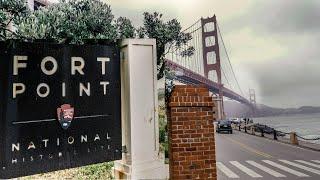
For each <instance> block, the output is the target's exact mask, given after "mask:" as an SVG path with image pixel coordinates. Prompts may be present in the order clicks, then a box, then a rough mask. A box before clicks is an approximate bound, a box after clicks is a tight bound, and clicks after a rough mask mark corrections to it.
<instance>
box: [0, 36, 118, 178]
mask: <svg viewBox="0 0 320 180" xmlns="http://www.w3.org/2000/svg"><path fill="white" fill-rule="evenodd" d="M0 82H1V84H0V102H1V103H0V128H1V131H0V178H12V177H19V176H25V175H31V174H36V173H43V172H48V171H54V170H59V169H66V168H71V167H78V166H83V165H88V164H94V163H99V162H105V161H113V160H118V159H121V145H122V144H121V117H120V116H121V104H120V102H121V94H120V58H119V49H118V48H117V47H116V45H115V44H111V45H59V44H52V43H23V42H13V43H12V41H11V43H9V42H0Z"/></svg>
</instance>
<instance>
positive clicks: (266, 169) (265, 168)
mask: <svg viewBox="0 0 320 180" xmlns="http://www.w3.org/2000/svg"><path fill="white" fill-rule="evenodd" d="M247 163H248V164H250V165H252V166H254V167H256V168H258V169H260V170H262V171H264V172H266V173H268V174H271V175H272V176H274V177H286V176H285V175H283V174H281V173H278V172H277V171H274V170H272V169H270V168H268V167H266V166H263V165H261V164H258V163H256V162H254V161H247Z"/></svg>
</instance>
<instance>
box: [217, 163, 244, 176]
mask: <svg viewBox="0 0 320 180" xmlns="http://www.w3.org/2000/svg"><path fill="white" fill-rule="evenodd" d="M217 168H218V169H219V170H220V171H221V172H223V173H224V174H225V175H226V176H228V177H229V178H239V176H238V175H236V174H235V173H234V172H232V171H231V170H230V169H229V168H227V166H225V165H224V164H222V163H221V162H217Z"/></svg>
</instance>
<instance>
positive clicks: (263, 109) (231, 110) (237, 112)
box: [224, 101, 320, 117]
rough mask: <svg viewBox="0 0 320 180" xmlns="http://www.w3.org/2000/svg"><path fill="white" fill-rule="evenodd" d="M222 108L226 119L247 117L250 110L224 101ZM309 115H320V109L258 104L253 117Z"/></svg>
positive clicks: (238, 104)
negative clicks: (275, 106)
mask: <svg viewBox="0 0 320 180" xmlns="http://www.w3.org/2000/svg"><path fill="white" fill-rule="evenodd" d="M224 107H225V112H226V115H227V117H248V116H249V115H250V113H251V109H250V108H249V107H247V106H245V105H243V104H240V103H238V102H235V101H225V102H224ZM310 113H320V107H313V106H301V107H299V108H274V107H270V106H266V105H263V104H258V105H257V110H256V113H255V116H257V117H263V116H278V115H292V114H310Z"/></svg>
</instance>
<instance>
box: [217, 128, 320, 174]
mask: <svg viewBox="0 0 320 180" xmlns="http://www.w3.org/2000/svg"><path fill="white" fill-rule="evenodd" d="M215 137H216V151H217V169H218V170H217V171H218V180H226V179H239V180H249V179H262V180H272V179H277V180H279V179H285V180H294V179H299V180H300V179H309V180H319V179H320V152H316V151H312V150H309V149H303V148H300V147H296V146H292V145H289V144H283V143H280V142H276V141H273V140H269V139H265V138H261V137H257V136H252V135H248V134H244V133H241V132H238V131H234V133H233V134H218V133H216V136H215Z"/></svg>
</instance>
